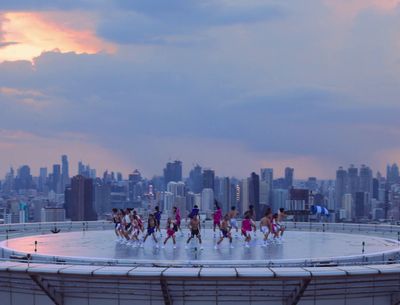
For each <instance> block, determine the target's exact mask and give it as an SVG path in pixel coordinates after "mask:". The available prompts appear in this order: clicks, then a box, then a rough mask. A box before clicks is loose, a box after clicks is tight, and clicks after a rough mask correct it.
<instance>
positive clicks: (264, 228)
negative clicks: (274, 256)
mask: <svg viewBox="0 0 400 305" xmlns="http://www.w3.org/2000/svg"><path fill="white" fill-rule="evenodd" d="M271 218H272V212H271V209H267V211H266V212H265V215H264V217H263V218H261V220H260V230H261V232H262V233H263V234H264V241H263V244H262V247H266V246H267V241H268V236H269V233H270V232H272V230H271Z"/></svg>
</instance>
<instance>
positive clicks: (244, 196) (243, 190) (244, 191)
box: [238, 178, 250, 213]
mask: <svg viewBox="0 0 400 305" xmlns="http://www.w3.org/2000/svg"><path fill="white" fill-rule="evenodd" d="M238 192H239V195H240V196H239V197H240V212H241V213H244V212H245V211H247V210H248V209H249V206H250V203H249V178H245V179H243V180H242V181H240V185H239V189H238Z"/></svg>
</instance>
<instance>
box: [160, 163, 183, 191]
mask: <svg viewBox="0 0 400 305" xmlns="http://www.w3.org/2000/svg"><path fill="white" fill-rule="evenodd" d="M171 181H173V182H178V181H182V162H181V161H178V160H176V161H174V162H168V163H167V165H166V166H165V168H164V183H165V186H167V184H168V182H171Z"/></svg>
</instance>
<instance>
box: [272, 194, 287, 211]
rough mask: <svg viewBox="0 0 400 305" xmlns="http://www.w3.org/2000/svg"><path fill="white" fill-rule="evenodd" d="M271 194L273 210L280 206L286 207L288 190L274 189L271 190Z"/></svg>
mask: <svg viewBox="0 0 400 305" xmlns="http://www.w3.org/2000/svg"><path fill="white" fill-rule="evenodd" d="M272 195H273V206H272V210H273V211H278V209H280V208H285V209H287V207H288V204H287V201H288V199H289V192H288V190H286V189H274V190H273V191H272Z"/></svg>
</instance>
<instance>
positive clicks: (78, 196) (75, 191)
mask: <svg viewBox="0 0 400 305" xmlns="http://www.w3.org/2000/svg"><path fill="white" fill-rule="evenodd" d="M70 195H71V198H70V202H69V204H70V207H68V208H67V209H68V210H69V212H70V217H71V220H72V221H82V220H85V221H90V220H97V215H96V213H95V211H94V202H93V180H92V179H90V178H85V177H84V176H82V175H77V176H75V177H73V178H72V179H71V194H70Z"/></svg>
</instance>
